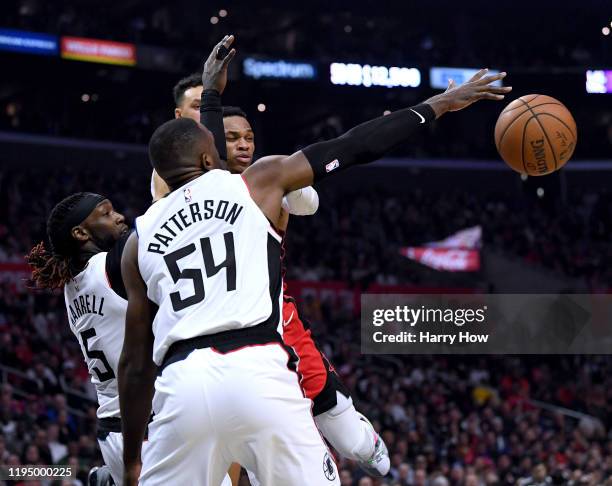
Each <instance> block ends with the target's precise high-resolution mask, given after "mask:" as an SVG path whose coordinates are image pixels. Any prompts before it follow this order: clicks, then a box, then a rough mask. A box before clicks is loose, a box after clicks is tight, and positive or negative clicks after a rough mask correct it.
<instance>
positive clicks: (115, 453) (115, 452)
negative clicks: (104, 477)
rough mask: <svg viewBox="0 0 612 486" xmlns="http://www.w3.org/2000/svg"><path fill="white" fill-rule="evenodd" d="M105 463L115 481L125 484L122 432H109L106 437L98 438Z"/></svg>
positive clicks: (118, 484)
mask: <svg viewBox="0 0 612 486" xmlns="http://www.w3.org/2000/svg"><path fill="white" fill-rule="evenodd" d="M98 444H100V452H102V458H103V459H104V464H106V465H107V466H108V468H109V469H110V473H111V476H112V477H113V481H115V484H116V485H117V486H121V485H122V484H123V435H121V432H109V433H108V435H107V436H106V439H104V440H102V439H98Z"/></svg>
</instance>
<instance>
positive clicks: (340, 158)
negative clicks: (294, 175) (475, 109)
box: [302, 103, 436, 182]
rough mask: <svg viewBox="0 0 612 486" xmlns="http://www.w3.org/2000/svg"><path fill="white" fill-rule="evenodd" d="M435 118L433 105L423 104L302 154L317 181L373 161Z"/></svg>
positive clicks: (357, 127) (362, 127)
mask: <svg viewBox="0 0 612 486" xmlns="http://www.w3.org/2000/svg"><path fill="white" fill-rule="evenodd" d="M435 118H436V114H435V112H434V111H433V109H432V108H431V106H429V105H428V104H426V103H422V104H420V105H416V106H413V107H411V108H404V109H403V110H399V111H396V112H394V113H391V114H390V115H386V116H381V117H379V118H375V119H373V120H370V121H367V122H365V123H362V124H361V125H358V126H356V127H355V128H352V129H351V130H349V131H348V132H346V133H345V134H344V135H341V136H340V137H338V138H335V139H333V140H328V141H326V142H319V143H315V144H313V145H309V146H308V147H306V148H304V149H303V150H302V152H303V153H304V155H305V156H306V158H307V159H308V161H309V162H310V165H311V166H312V170H313V172H314V181H315V182H318V181H320V180H322V179H324V178H325V177H327V176H328V175H329V174H330V173H331V172H334V173H335V172H339V171H341V170H343V169H347V168H349V167H352V166H355V165H360V164H367V163H369V162H374V161H375V160H377V159H379V158H381V157H382V156H383V155H385V154H386V153H388V152H390V151H391V150H393V149H394V148H396V147H397V146H399V145H401V144H402V143H405V142H406V141H407V140H408V139H409V136H410V135H411V133H412V132H414V131H415V130H416V129H417V128H419V127H420V126H425V125H426V123H427V122H430V121H432V120H435Z"/></svg>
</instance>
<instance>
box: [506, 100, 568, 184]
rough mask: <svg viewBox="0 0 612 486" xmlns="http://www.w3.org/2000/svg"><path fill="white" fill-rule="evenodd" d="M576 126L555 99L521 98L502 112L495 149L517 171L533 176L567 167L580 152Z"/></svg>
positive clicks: (566, 110) (563, 106) (563, 107)
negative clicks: (577, 147) (575, 153)
mask: <svg viewBox="0 0 612 486" xmlns="http://www.w3.org/2000/svg"><path fill="white" fill-rule="evenodd" d="M576 137H577V132H576V122H575V121H574V117H573V116H572V114H571V113H570V112H569V110H568V109H567V108H566V107H565V105H563V103H561V102H560V101H558V100H556V99H555V98H551V97H550V96H545V95H537V94H531V95H526V96H521V97H520V98H518V99H516V100H514V101H513V102H512V103H510V104H509V105H508V106H507V107H506V108H505V109H504V111H502V112H501V113H500V115H499V118H498V119H497V123H496V124H495V146H496V147H497V151H498V152H499V155H500V156H501V158H502V159H504V161H505V162H506V163H507V164H508V165H509V166H510V167H511V168H512V169H514V170H515V171H517V172H520V173H521V174H527V175H530V176H542V175H546V174H550V173H551V172H554V171H556V170H558V169H560V168H561V167H563V166H564V165H565V164H566V163H567V161H568V160H569V159H570V157H571V156H572V154H573V153H574V149H575V148H576V140H577V138H576Z"/></svg>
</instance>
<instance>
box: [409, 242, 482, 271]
mask: <svg viewBox="0 0 612 486" xmlns="http://www.w3.org/2000/svg"><path fill="white" fill-rule="evenodd" d="M400 253H401V254H402V255H404V256H405V257H406V258H409V259H411V260H414V261H415V262H419V263H421V264H423V265H426V266H428V267H431V268H434V269H436V270H445V271H447V272H476V271H478V270H480V253H479V251H478V250H453V249H450V248H424V247H414V246H409V247H406V248H402V249H401V250H400Z"/></svg>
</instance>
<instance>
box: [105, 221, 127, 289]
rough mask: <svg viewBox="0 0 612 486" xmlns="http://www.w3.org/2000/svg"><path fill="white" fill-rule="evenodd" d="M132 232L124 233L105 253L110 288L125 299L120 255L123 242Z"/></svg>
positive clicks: (121, 254)
mask: <svg viewBox="0 0 612 486" xmlns="http://www.w3.org/2000/svg"><path fill="white" fill-rule="evenodd" d="M131 234H132V232H131V231H130V232H129V233H127V234H125V235H124V236H122V237H121V238H119V239H118V240H117V242H116V243H115V244H114V245H113V247H112V248H111V249H110V251H109V252H108V253H107V254H106V278H108V283H109V284H110V287H111V289H113V291H114V292H115V293H116V294H117V295H118V296H119V297H123V298H124V299H126V300H127V292H126V291H125V285H123V278H122V277H121V257H122V256H123V249H124V248H125V243H126V242H127V240H128V238H129V237H130V235H131Z"/></svg>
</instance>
